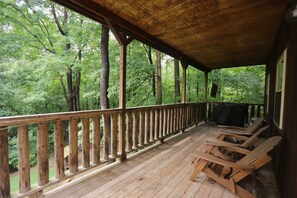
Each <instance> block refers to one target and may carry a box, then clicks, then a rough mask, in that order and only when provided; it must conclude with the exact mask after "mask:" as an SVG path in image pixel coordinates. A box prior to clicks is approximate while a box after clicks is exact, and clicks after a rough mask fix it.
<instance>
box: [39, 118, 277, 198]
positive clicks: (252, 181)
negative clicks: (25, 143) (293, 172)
mask: <svg viewBox="0 0 297 198" xmlns="http://www.w3.org/2000/svg"><path fill="white" fill-rule="evenodd" d="M215 131H216V127H215V126H214V125H211V124H202V125H199V126H197V127H194V128H191V129H190V130H188V131H187V132H186V133H180V134H178V135H176V136H174V137H172V138H169V139H167V140H166V141H165V142H164V143H163V144H159V145H156V146H153V147H151V148H149V149H145V150H144V151H143V152H140V153H139V154H137V155H134V156H133V154H132V155H131V156H130V157H129V158H128V160H126V161H125V162H123V163H115V164H113V165H112V166H111V167H109V168H105V170H100V169H97V170H93V171H92V172H89V173H87V174H84V175H80V176H79V177H76V178H77V179H74V180H73V181H71V182H69V183H67V184H64V185H62V186H60V187H59V188H56V189H55V190H52V191H49V192H47V193H45V194H44V196H45V197H63V198H67V197H71V198H73V197H203V198H207V197H212V198H214V197H222V198H223V197H236V196H235V195H234V194H232V193H231V192H230V191H229V190H228V189H225V188H224V187H222V186H221V185H219V184H217V183H216V182H214V181H213V180H212V179H210V178H208V177H206V175H204V174H203V173H201V174H200V175H199V176H198V177H197V178H196V180H195V182H191V181H190V180H189V177H190V175H191V173H192V165H191V162H192V160H193V159H194V158H195V157H194V156H193V155H192V154H195V152H197V151H199V150H201V149H202V148H203V147H204V143H203V142H204V141H203V138H204V137H206V136H208V135H214V132H215ZM242 185H244V188H246V189H249V191H251V192H253V194H255V195H256V196H257V197H258V198H260V197H272V198H273V197H275V198H278V197H279V196H278V191H277V187H276V182H275V178H274V175H273V173H272V171H271V168H270V165H267V166H265V167H263V168H262V169H260V170H259V171H257V172H256V173H255V174H254V175H253V176H251V177H249V178H247V179H246V180H245V182H244V183H243V184H242Z"/></svg>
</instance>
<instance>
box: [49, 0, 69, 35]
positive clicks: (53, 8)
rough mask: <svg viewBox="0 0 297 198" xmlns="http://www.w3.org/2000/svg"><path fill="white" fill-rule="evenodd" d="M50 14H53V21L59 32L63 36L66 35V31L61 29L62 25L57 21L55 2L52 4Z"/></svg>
mask: <svg viewBox="0 0 297 198" xmlns="http://www.w3.org/2000/svg"><path fill="white" fill-rule="evenodd" d="M52 14H53V16H54V21H55V23H56V25H57V27H58V29H59V31H60V33H61V34H62V35H63V36H66V32H65V31H64V30H63V28H62V26H61V24H60V22H59V19H58V17H57V14H56V8H55V4H52Z"/></svg>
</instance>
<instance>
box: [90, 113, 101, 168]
mask: <svg viewBox="0 0 297 198" xmlns="http://www.w3.org/2000/svg"><path fill="white" fill-rule="evenodd" d="M93 128H94V131H93V144H92V145H93V149H92V152H93V164H99V162H100V117H99V116H96V117H94V118H93Z"/></svg>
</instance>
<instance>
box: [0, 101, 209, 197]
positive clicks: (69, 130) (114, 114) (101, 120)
mask: <svg viewBox="0 0 297 198" xmlns="http://www.w3.org/2000/svg"><path fill="white" fill-rule="evenodd" d="M205 116H206V104H205V103H188V104H175V105H162V106H149V107H137V108H129V109H127V110H126V111H123V110H122V109H112V110H98V111H80V112H67V113H53V114H41V115H30V116H17V117H2V118H0V151H1V152H0V193H1V194H0V195H1V197H9V196H11V192H10V186H9V183H10V181H9V180H10V172H9V162H8V152H9V148H8V132H9V130H12V128H17V136H18V137H17V138H18V156H19V157H18V167H19V168H18V174H19V192H18V193H17V194H14V195H13V196H19V197H22V196H27V195H34V194H35V195H36V194H38V193H42V190H43V189H45V188H47V187H49V186H52V185H53V184H56V183H58V182H60V181H62V180H64V179H66V178H69V177H72V176H74V175H76V174H78V173H81V172H83V171H85V170H88V169H90V168H92V167H96V166H98V165H103V164H104V162H109V163H112V162H114V161H115V158H117V157H120V155H126V153H128V154H129V153H132V152H133V153H135V152H137V151H139V150H140V149H143V148H144V147H147V146H149V145H151V144H153V143H155V142H157V141H159V142H163V140H164V139H165V138H167V137H169V136H171V135H173V134H175V133H178V132H180V131H184V130H185V129H186V128H188V127H190V126H192V125H194V124H197V123H199V122H201V121H203V120H205ZM121 118H124V119H125V121H124V123H125V125H123V126H125V127H124V130H119V127H121V124H119V121H120V119H121ZM32 127H37V140H35V141H36V142H37V148H36V149H37V167H38V168H37V171H38V183H37V186H36V185H35V186H34V185H33V184H31V182H30V159H29V156H30V149H29V148H30V147H29V133H30V128H32ZM50 130H53V131H54V157H55V167H54V169H55V178H49V158H50V154H49V152H48V146H49V141H48V140H49V131H50ZM79 131H80V132H81V133H82V140H81V142H82V143H81V145H79V144H78V142H79V141H78V140H79V135H78V134H79ZM121 131H122V133H123V134H120V132H121ZM64 134H67V135H68V141H64V139H65V138H64ZM91 135H92V139H90V136H91ZM120 136H122V137H124V138H120ZM121 141H122V142H121ZM122 144H123V148H125V151H124V152H120V148H119V147H120V146H121V145H122ZM67 145H68V146H69V156H68V158H69V170H67V171H66V167H65V166H64V147H65V146H67ZM119 145H120V146H119ZM80 148H81V149H82V151H81V155H82V157H81V159H79V152H80ZM79 161H81V166H79V165H80V164H79ZM105 164H107V163H105ZM67 168H68V167H67Z"/></svg>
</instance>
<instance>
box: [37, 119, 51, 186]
mask: <svg viewBox="0 0 297 198" xmlns="http://www.w3.org/2000/svg"><path fill="white" fill-rule="evenodd" d="M48 166H49V164H48V123H40V124H38V131H37V167H38V185H39V186H42V185H45V184H46V183H48V181H49V172H48V171H49V167H48Z"/></svg>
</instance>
